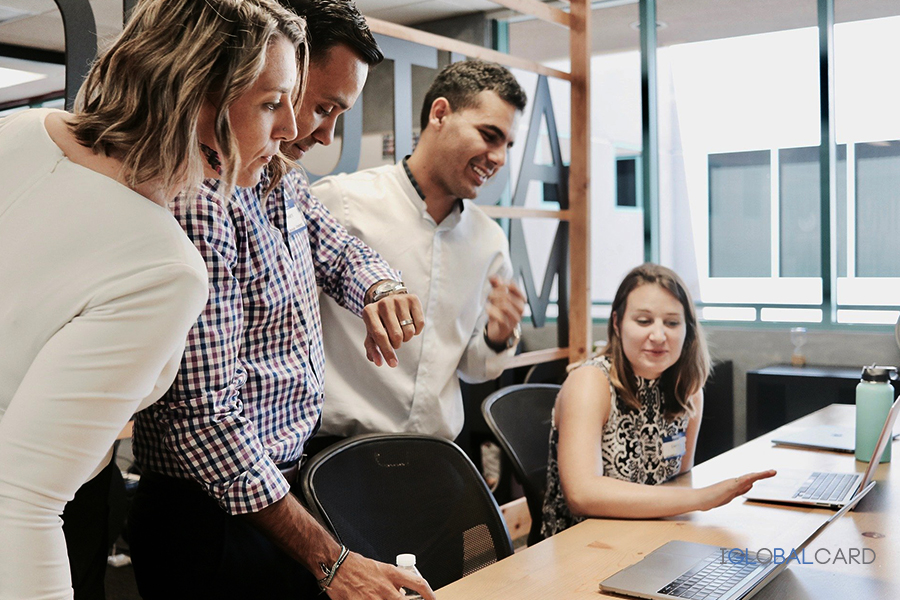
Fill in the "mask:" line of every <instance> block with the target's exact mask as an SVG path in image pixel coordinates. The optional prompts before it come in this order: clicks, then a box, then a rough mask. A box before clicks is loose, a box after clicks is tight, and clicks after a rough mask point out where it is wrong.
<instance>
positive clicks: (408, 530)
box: [301, 434, 513, 589]
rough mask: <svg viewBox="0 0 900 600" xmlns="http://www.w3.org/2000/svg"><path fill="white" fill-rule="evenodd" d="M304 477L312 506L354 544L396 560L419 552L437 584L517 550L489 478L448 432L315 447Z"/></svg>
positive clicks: (371, 437) (321, 518)
mask: <svg viewBox="0 0 900 600" xmlns="http://www.w3.org/2000/svg"><path fill="white" fill-rule="evenodd" d="M301 481H302V486H303V495H304V496H305V499H306V503H307V506H308V507H309V509H310V511H312V513H313V514H314V515H315V516H316V518H317V519H319V521H320V522H321V523H323V524H324V525H325V526H326V527H328V528H329V529H331V531H332V532H334V533H335V535H337V537H338V539H340V540H341V542H343V543H344V544H345V545H346V546H347V547H348V548H350V549H351V550H354V551H356V552H359V553H360V554H362V555H364V556H368V557H369V558H373V559H376V560H380V561H383V562H388V563H391V564H393V563H394V560H395V558H396V556H397V555H398V554H402V553H405V552H410V553H412V554H415V555H416V559H417V561H416V566H417V567H418V569H419V571H420V572H421V573H422V576H423V577H425V579H426V580H427V581H428V583H429V584H430V585H431V587H432V588H434V589H437V588H439V587H443V586H445V585H447V584H449V583H452V582H454V581H456V580H457V579H460V578H461V577H463V576H465V575H468V574H469V573H474V572H475V571H477V570H478V569H481V568H482V567H486V566H487V565H489V564H491V563H494V562H497V561H498V560H501V559H503V558H506V557H507V556H510V555H511V554H512V553H513V548H512V541H511V540H510V538H509V531H508V530H507V529H506V524H505V523H504V521H503V517H502V516H501V514H500V509H499V507H498V506H497V503H496V501H495V500H494V497H493V496H492V495H491V492H490V490H489V489H488V487H487V484H485V482H484V479H482V477H481V475H480V474H479V473H478V471H477V470H476V469H475V466H474V465H473V464H472V461H471V460H469V457H467V456H466V455H465V453H464V452H463V451H462V450H460V449H459V447H457V446H456V445H455V444H453V443H452V442H448V441H447V440H444V439H441V438H436V437H431V436H424V435H417V434H384V435H383V434H372V435H363V436H357V437H354V438H350V439H347V440H345V441H343V442H340V443H338V444H335V445H334V446H332V447H330V448H328V449H327V450H324V451H322V452H321V453H319V454H318V455H316V457H315V458H313V459H312V461H310V463H309V464H308V465H306V467H304V470H303V473H302V475H301Z"/></svg>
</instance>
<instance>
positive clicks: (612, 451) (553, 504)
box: [541, 356, 689, 538]
mask: <svg viewBox="0 0 900 600" xmlns="http://www.w3.org/2000/svg"><path fill="white" fill-rule="evenodd" d="M587 366H595V367H599V368H600V369H602V370H603V373H604V374H605V375H606V377H607V379H609V370H610V364H609V359H608V358H607V357H605V356H600V357H597V358H594V359H591V360H589V361H587V362H585V363H584V365H582V366H581V367H579V368H585V367H587ZM637 382H638V396H639V397H640V399H641V407H642V408H641V410H634V409H632V408H629V407H627V406H625V405H624V404H623V403H622V402H621V401H620V400H619V398H618V395H617V394H616V389H615V388H614V387H613V386H612V384H610V386H609V393H610V408H609V418H608V419H607V420H606V425H604V427H603V434H602V439H601V454H602V456H603V474H604V475H606V476H608V477H614V478H616V479H621V480H623V481H631V482H634V483H644V484H647V485H656V484H659V483H663V482H664V481H667V480H668V479H671V478H672V477H674V476H675V475H677V474H678V472H679V471H680V470H681V456H678V457H674V458H671V459H666V458H663V440H664V438H667V437H668V438H674V437H677V436H680V435H684V434H685V432H686V430H687V425H688V420H689V417H688V415H687V414H686V413H685V414H681V415H678V416H676V417H675V418H674V419H668V418H666V416H665V414H664V402H663V393H662V390H661V389H660V388H659V386H658V385H657V384H658V382H659V380H658V379H654V380H649V379H643V378H641V377H638V381H637ZM553 423H554V424H553V426H552V428H551V430H550V457H549V462H548V464H547V494H546V495H545V496H544V511H543V512H544V516H543V524H542V526H541V533H542V534H543V536H544V537H545V538H546V537H549V536H551V535H554V534H556V533H559V532H560V531H563V530H564V529H567V528H569V527H571V526H572V525H575V524H576V523H580V522H581V521H583V520H584V517H579V516H575V515H573V514H572V513H571V511H569V506H568V504H566V499H565V497H564V496H563V491H562V486H561V485H560V481H559V463H558V462H557V446H558V444H559V430H557V428H556V425H555V423H556V419H555V416H554V419H553Z"/></svg>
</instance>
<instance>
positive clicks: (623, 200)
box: [616, 156, 641, 208]
mask: <svg viewBox="0 0 900 600" xmlns="http://www.w3.org/2000/svg"><path fill="white" fill-rule="evenodd" d="M639 165H640V157H638V156H622V157H619V158H617V159H616V206H618V207H620V208H637V207H639V206H640V203H639V199H640V195H641V193H640V179H639V177H640V171H641V169H640V166H639Z"/></svg>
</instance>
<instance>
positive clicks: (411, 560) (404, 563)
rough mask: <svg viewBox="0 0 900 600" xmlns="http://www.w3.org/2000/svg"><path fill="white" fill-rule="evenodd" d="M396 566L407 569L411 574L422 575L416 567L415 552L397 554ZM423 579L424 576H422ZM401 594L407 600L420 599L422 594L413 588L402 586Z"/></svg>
mask: <svg viewBox="0 0 900 600" xmlns="http://www.w3.org/2000/svg"><path fill="white" fill-rule="evenodd" d="M397 567H398V568H400V569H402V570H404V571H409V572H410V573H412V574H413V575H415V576H417V577H422V574H421V573H419V570H418V569H417V568H416V555H415V554H398V555H397ZM423 579H424V578H423ZM403 595H404V596H405V597H406V598H409V600H422V595H421V594H419V593H418V592H415V591H413V590H408V589H406V588H403Z"/></svg>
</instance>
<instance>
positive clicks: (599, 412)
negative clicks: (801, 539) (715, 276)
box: [541, 263, 775, 537]
mask: <svg viewBox="0 0 900 600" xmlns="http://www.w3.org/2000/svg"><path fill="white" fill-rule="evenodd" d="M709 364H710V360H709V353H708V351H707V348H706V340H705V338H704V335H703V331H702V330H701V328H700V324H699V323H698V322H697V316H696V313H695V311H694V305H693V301H692V300H691V297H690V295H689V294H688V292H687V289H686V287H685V285H684V282H682V280H681V278H680V277H679V276H678V275H676V274H675V273H674V272H673V271H672V270H670V269H667V268H665V267H662V266H659V265H654V264H649V263H647V264H644V265H641V266H639V267H637V268H635V269H633V270H632V271H631V272H630V273H629V274H628V275H627V276H626V277H625V279H624V280H623V281H622V283H621V285H620V286H619V289H618V291H617V292H616V297H615V300H614V301H613V305H612V313H611V315H610V319H609V330H608V343H607V345H606V347H605V348H604V350H603V351H602V352H601V353H600V354H599V355H598V356H596V357H594V358H591V359H590V360H587V361H585V362H584V363H582V364H581V365H579V366H578V367H577V368H576V369H574V370H573V371H572V372H571V373H570V374H569V377H568V378H567V379H566V382H565V384H564V385H563V387H562V390H561V391H560V394H559V398H557V400H556V407H555V409H554V411H553V427H552V430H551V433H550V457H549V465H548V469H547V494H546V497H545V499H544V517H543V526H542V531H541V533H542V534H543V535H544V537H548V536H551V535H553V534H555V533H558V532H560V531H562V530H564V529H566V528H568V527H570V526H572V525H574V524H576V523H578V522H580V521H582V520H584V519H585V518H586V517H613V518H632V519H653V518H658V517H667V516H671V515H677V514H681V513H686V512H689V511H693V510H709V509H710V508H715V507H717V506H721V505H723V504H726V503H728V502H730V501H731V500H733V499H734V498H735V497H737V496H739V495H741V494H745V493H746V492H747V491H748V490H750V488H751V487H752V486H753V483H754V482H756V481H757V480H759V479H763V478H766V477H771V476H773V475H774V474H775V471H763V472H760V473H750V474H747V475H742V476H740V477H736V478H732V479H728V480H726V481H722V482H720V483H717V484H715V485H711V486H709V487H704V488H698V489H692V488H683V487H682V488H676V487H668V486H665V487H659V486H657V484H660V483H663V482H665V481H667V480H669V479H671V478H672V477H675V476H676V475H678V474H680V473H685V472H686V471H688V470H690V469H691V467H692V466H693V464H694V449H695V447H696V444H697V434H698V433H699V431H700V418H701V416H702V414H703V385H704V384H705V383H706V378H707V376H708V375H709Z"/></svg>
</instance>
